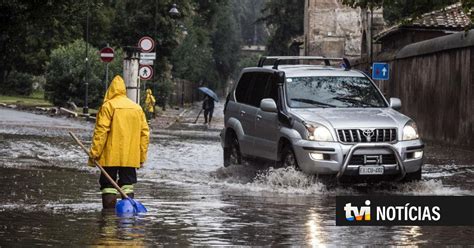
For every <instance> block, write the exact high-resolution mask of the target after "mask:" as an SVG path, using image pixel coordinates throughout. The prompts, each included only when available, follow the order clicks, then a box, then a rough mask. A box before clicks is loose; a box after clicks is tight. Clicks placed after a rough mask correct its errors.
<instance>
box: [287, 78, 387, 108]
mask: <svg viewBox="0 0 474 248" xmlns="http://www.w3.org/2000/svg"><path fill="white" fill-rule="evenodd" d="M285 85H286V91H287V100H288V104H289V106H290V107H292V108H367V107H377V108H380V107H387V104H386V103H385V101H384V99H383V97H382V96H381V94H380V93H379V92H378V91H377V88H376V87H375V86H374V85H373V84H372V82H370V80H369V79H367V78H365V77H293V78H287V79H286V83H285Z"/></svg>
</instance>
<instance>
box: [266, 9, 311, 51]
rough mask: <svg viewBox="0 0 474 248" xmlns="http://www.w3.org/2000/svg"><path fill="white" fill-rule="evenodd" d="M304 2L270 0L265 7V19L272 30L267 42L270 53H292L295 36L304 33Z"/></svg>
mask: <svg viewBox="0 0 474 248" xmlns="http://www.w3.org/2000/svg"><path fill="white" fill-rule="evenodd" d="M304 3H305V1H300V0H269V1H267V2H266V3H265V8H264V9H263V13H264V15H265V16H264V17H263V18H261V19H260V21H264V22H265V23H266V25H267V26H268V27H269V28H270V30H271V35H270V37H269V39H268V42H267V53H268V54H269V55H290V54H291V51H290V48H289V47H290V45H291V42H292V41H293V39H294V38H296V37H298V36H300V35H303V34H304V24H303V22H304Z"/></svg>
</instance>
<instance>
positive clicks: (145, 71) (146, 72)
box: [138, 65, 153, 80]
mask: <svg viewBox="0 0 474 248" xmlns="http://www.w3.org/2000/svg"><path fill="white" fill-rule="evenodd" d="M138 75H140V79H141V80H150V79H151V78H152V77H153V68H152V67H151V66H149V65H140V69H139V70H138Z"/></svg>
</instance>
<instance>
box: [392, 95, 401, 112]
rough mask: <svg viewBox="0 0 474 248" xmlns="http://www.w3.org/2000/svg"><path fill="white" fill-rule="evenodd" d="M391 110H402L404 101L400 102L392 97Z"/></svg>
mask: <svg viewBox="0 0 474 248" xmlns="http://www.w3.org/2000/svg"><path fill="white" fill-rule="evenodd" d="M390 108H393V109H395V110H400V109H401V108H402V101H400V98H395V97H390Z"/></svg>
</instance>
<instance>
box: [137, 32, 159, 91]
mask: <svg viewBox="0 0 474 248" xmlns="http://www.w3.org/2000/svg"><path fill="white" fill-rule="evenodd" d="M138 47H140V50H141V53H140V69H139V70H138V76H139V79H140V80H144V81H145V84H144V85H143V90H145V88H146V81H147V80H150V79H152V78H153V74H154V73H153V67H152V66H153V61H154V60H155V59H156V52H153V50H154V49H155V41H154V40H153V39H152V38H151V37H149V36H143V37H142V38H141V39H140V40H139V41H138Z"/></svg>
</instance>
